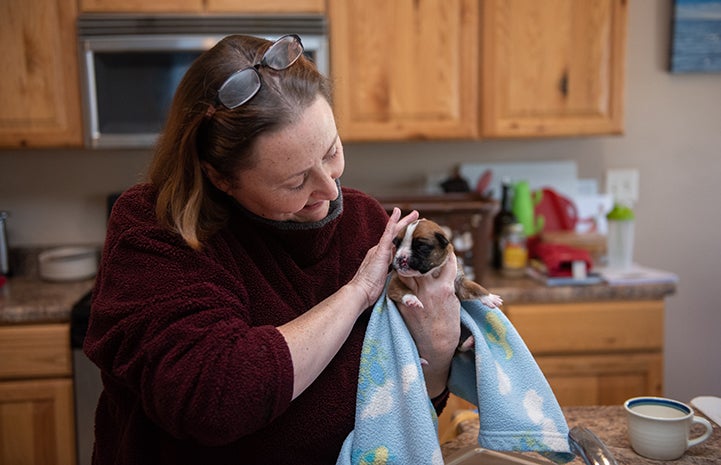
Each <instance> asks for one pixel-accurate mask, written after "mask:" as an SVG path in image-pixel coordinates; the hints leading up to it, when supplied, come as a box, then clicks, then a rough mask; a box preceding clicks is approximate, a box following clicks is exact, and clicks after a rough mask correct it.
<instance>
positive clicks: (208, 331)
mask: <svg viewBox="0 0 721 465" xmlns="http://www.w3.org/2000/svg"><path fill="white" fill-rule="evenodd" d="M145 207H148V208H149V207H150V205H146V206H145ZM137 211H138V209H133V210H132V211H131V210H130V209H127V208H124V207H123V203H122V202H120V204H117V203H116V207H115V209H114V212H113V216H114V218H113V219H112V220H111V223H110V225H109V229H108V239H107V240H106V245H105V250H104V253H103V262H102V265H101V269H100V272H99V274H98V277H97V281H96V288H95V292H94V300H93V304H92V310H91V321H90V327H89V329H88V334H87V336H86V342H85V347H84V348H85V351H86V353H87V354H88V356H89V357H90V358H91V359H92V360H93V361H94V362H95V363H96V364H97V365H98V366H99V367H100V368H101V369H102V371H103V373H104V375H105V376H106V377H107V378H108V381H107V382H110V383H112V384H113V385H114V386H116V389H117V390H119V391H120V392H126V395H127V397H130V398H137V399H139V401H140V403H141V404H142V409H143V411H144V412H145V414H146V415H147V416H148V417H149V418H151V419H152V420H153V421H154V422H156V423H157V424H158V425H160V426H161V427H162V428H163V429H165V430H167V431H168V432H170V433H171V434H173V435H174V436H176V437H179V438H184V437H187V438H192V439H194V440H196V441H198V442H200V443H202V444H206V445H220V444H226V443H229V442H232V441H235V440H237V439H239V438H241V437H243V436H244V435H247V434H250V433H252V432H253V431H255V430H257V429H259V428H261V427H263V426H265V425H267V424H268V423H269V422H270V421H271V420H273V419H274V418H276V417H277V416H278V415H280V414H281V413H282V412H283V411H284V410H285V409H286V408H287V407H288V405H289V404H290V400H291V396H292V384H293V368H292V361H291V357H290V352H289V349H288V347H287V344H286V342H285V340H284V339H283V337H282V335H281V334H280V332H279V331H278V330H277V329H276V328H275V327H274V326H270V325H264V326H252V325H251V319H250V316H249V312H248V302H247V296H246V295H243V293H242V292H239V291H238V289H242V286H239V285H237V282H238V281H237V278H236V276H234V274H235V273H233V271H235V272H236V273H238V274H239V273H240V270H233V269H227V268H226V267H225V266H221V265H220V264H219V263H218V261H217V260H216V259H214V258H211V257H210V256H209V255H208V254H207V253H203V252H197V251H194V250H192V249H190V248H189V247H187V246H186V245H185V244H184V243H183V242H182V241H181V240H180V238H179V237H176V235H174V234H171V233H170V232H168V231H165V230H163V229H162V228H160V227H157V226H155V224H154V221H153V220H152V218H150V216H143V215H151V213H137ZM148 211H150V212H152V208H149V210H148ZM134 212H135V213H134ZM138 215H140V216H138ZM228 253H229V252H228ZM107 382H106V384H107Z"/></svg>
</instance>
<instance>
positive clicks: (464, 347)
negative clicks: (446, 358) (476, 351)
mask: <svg viewBox="0 0 721 465" xmlns="http://www.w3.org/2000/svg"><path fill="white" fill-rule="evenodd" d="M475 344H476V340H475V339H474V338H473V336H468V337H467V338H466V340H465V341H463V342H461V343H460V344H459V345H458V351H459V352H468V351H469V350H471V349H472V348H473V346H474V345H475Z"/></svg>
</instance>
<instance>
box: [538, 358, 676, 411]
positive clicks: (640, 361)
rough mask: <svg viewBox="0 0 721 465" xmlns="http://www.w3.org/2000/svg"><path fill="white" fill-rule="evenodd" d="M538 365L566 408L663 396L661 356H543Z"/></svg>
mask: <svg viewBox="0 0 721 465" xmlns="http://www.w3.org/2000/svg"><path fill="white" fill-rule="evenodd" d="M536 362H537V363H538V366H539V367H540V368H541V371H543V374H544V375H545V376H546V379H547V380H548V383H549V384H550V385H551V388H552V389H553V393H554V394H555V395H556V398H557V399H558V402H559V403H560V404H561V405H563V406H573V405H621V404H623V403H624V402H625V401H626V400H627V399H630V398H631V397H637V396H661V395H663V390H662V386H663V357H662V355H661V354H660V353H629V354H622V355H584V356H540V357H536Z"/></svg>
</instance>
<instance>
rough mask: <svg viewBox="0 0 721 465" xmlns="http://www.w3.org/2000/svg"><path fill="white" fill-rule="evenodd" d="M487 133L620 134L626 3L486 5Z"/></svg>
mask: <svg viewBox="0 0 721 465" xmlns="http://www.w3.org/2000/svg"><path fill="white" fill-rule="evenodd" d="M482 4H483V12H482V18H483V24H482V26H481V31H482V43H483V46H482V51H481V56H482V77H481V86H482V92H481V102H480V105H481V108H482V112H481V127H482V129H481V135H482V136H483V137H519V136H552V135H584V134H600V133H620V132H621V131H622V129H623V114H622V105H623V75H624V66H625V65H624V60H625V58H624V54H625V53H624V50H625V43H626V14H627V11H626V0H586V1H581V2H580V1H578V0H544V1H542V2H539V1H538V0H486V1H484V2H482Z"/></svg>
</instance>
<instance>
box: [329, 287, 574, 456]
mask: <svg viewBox="0 0 721 465" xmlns="http://www.w3.org/2000/svg"><path fill="white" fill-rule="evenodd" d="M461 323H462V324H463V325H464V326H465V327H467V328H468V329H470V330H471V332H472V334H473V336H474V338H475V347H474V349H473V350H471V351H468V352H462V353H458V354H457V355H456V356H455V357H454V359H453V363H452V367H451V378H450V380H449V389H450V390H451V392H453V393H454V394H456V395H458V396H459V397H462V398H463V399H466V400H468V401H469V402H471V403H473V404H474V405H476V406H478V411H479V424H480V433H479V436H478V442H479V444H480V445H481V446H482V447H485V448H487V449H494V450H501V451H511V450H512V451H536V452H541V453H543V454H544V455H546V456H548V457H549V458H551V459H552V460H555V461H558V462H565V461H568V460H571V459H572V458H573V454H572V453H571V449H570V446H569V442H568V426H567V425H566V421H565V418H564V417H563V414H562V412H561V409H560V407H559V406H558V403H557V401H556V398H555V396H554V395H553V392H552V391H551V389H550V387H549V386H548V383H547V382H546V379H545V377H544V376H543V373H541V371H540V369H539V368H538V366H537V365H536V362H535V360H534V359H533V357H532V355H531V354H530V352H529V351H528V349H527V348H526V345H525V344H524V342H523V340H522V339H521V338H520V336H519V335H518V333H517V332H516V330H515V328H513V326H512V325H511V323H510V322H509V321H508V319H507V318H506V317H505V315H503V313H502V312H501V311H500V310H498V309H491V308H489V307H486V306H485V305H483V304H482V303H481V302H480V301H477V300H473V301H464V302H462V304H461ZM349 464H353V465H371V464H372V465H383V464H398V465H407V464H414V465H425V464H429V465H431V464H432V465H442V464H443V457H442V455H441V449H440V445H439V443H438V418H437V417H436V413H435V410H434V408H433V405H432V404H431V402H430V399H429V398H428V393H427V391H426V386H425V381H424V379H423V372H422V370H421V364H420V357H419V355H418V351H417V350H416V346H415V343H414V342H413V338H412V336H411V334H410V332H409V331H408V329H407V328H406V325H405V323H404V321H403V318H402V317H401V315H400V313H399V311H398V308H397V307H396V305H395V303H394V302H393V301H391V300H390V299H388V298H387V297H386V294H385V292H384V293H383V295H382V296H381V298H380V299H378V301H377V302H376V304H375V306H374V308H373V314H372V315H371V318H370V322H369V324H368V329H367V330H366V335H365V340H364V343H363V353H362V356H361V363H360V374H359V377H358V392H357V397H356V420H355V429H354V430H353V431H352V432H351V433H350V434H349V435H348V437H347V438H346V440H345V442H344V443H343V448H342V449H341V453H340V455H339V457H338V461H337V465H349Z"/></svg>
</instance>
